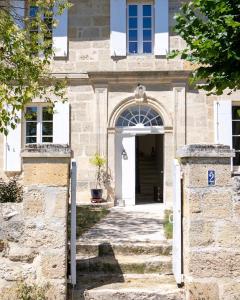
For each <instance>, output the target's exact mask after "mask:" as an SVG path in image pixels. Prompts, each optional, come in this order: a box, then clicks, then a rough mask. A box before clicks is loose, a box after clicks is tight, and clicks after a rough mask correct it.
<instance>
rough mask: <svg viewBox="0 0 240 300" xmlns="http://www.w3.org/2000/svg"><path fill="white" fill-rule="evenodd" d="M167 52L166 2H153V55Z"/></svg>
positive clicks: (164, 0) (166, 0)
mask: <svg viewBox="0 0 240 300" xmlns="http://www.w3.org/2000/svg"><path fill="white" fill-rule="evenodd" d="M168 51H169V25H168V0H156V1H155V44H154V54H155V55H166V54H167V52H168Z"/></svg>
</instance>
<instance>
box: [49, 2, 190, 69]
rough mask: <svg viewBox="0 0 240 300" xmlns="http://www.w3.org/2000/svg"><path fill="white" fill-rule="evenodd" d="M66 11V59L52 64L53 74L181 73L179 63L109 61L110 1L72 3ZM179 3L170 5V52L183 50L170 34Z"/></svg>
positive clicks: (148, 59)
mask: <svg viewBox="0 0 240 300" xmlns="http://www.w3.org/2000/svg"><path fill="white" fill-rule="evenodd" d="M71 2H72V3H73V7H72V8H70V10H69V57H68V58H67V60H66V61H62V60H55V62H54V72H73V73H76V72H77V73H81V72H89V71H136V70H140V71H146V70H152V71H153V70H183V69H187V68H189V65H188V64H184V62H183V61H181V60H178V59H176V60H167V59H165V58H157V59H156V58H155V56H154V55H140V56H139V55H136V56H135V55H132V56H127V57H126V58H124V59H119V60H117V61H116V60H115V61H114V60H113V59H112V58H111V57H110V0H81V1H78V0H72V1H71ZM181 2H183V1H181V0H170V1H169V26H170V49H171V50H173V49H181V48H183V45H184V43H183V41H182V40H181V38H180V37H178V36H176V34H175V33H173V30H172V28H173V25H174V19H173V16H174V14H175V13H176V12H178V11H179V7H180V3H181Z"/></svg>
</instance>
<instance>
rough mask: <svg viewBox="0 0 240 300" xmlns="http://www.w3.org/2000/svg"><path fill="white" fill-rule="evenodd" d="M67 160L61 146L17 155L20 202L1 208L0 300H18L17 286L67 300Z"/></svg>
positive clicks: (52, 297)
mask: <svg viewBox="0 0 240 300" xmlns="http://www.w3.org/2000/svg"><path fill="white" fill-rule="evenodd" d="M49 155H50V157H49ZM70 155H71V154H70V151H69V148H68V147H63V146H55V147H48V152H47V153H46V152H45V149H44V147H43V148H40V147H35V148H27V149H24V151H23V152H22V158H23V182H24V194H23V202H22V203H6V204H0V222H1V228H0V299H1V300H7V299H9V300H12V299H17V296H16V295H15V294H14V290H15V288H16V285H17V282H18V281H20V280H23V281H24V282H26V283H28V284H32V283H36V284H37V285H39V286H44V285H50V290H49V291H48V293H49V294H48V299H59V300H61V299H62V300H64V299H66V296H65V295H66V285H67V277H66V276H67V274H66V270H67V214H68V184H69V158H70ZM42 169H45V171H46V172H45V176H42ZM41 178H42V180H41ZM36 179H37V180H36Z"/></svg>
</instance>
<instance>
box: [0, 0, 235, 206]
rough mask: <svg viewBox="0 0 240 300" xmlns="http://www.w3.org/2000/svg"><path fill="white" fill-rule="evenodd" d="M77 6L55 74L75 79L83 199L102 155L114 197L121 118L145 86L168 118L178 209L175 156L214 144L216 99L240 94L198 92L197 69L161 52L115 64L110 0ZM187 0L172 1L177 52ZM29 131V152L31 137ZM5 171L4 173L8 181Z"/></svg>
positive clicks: (168, 169) (167, 165) (167, 147)
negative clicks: (177, 22) (193, 80)
mask: <svg viewBox="0 0 240 300" xmlns="http://www.w3.org/2000/svg"><path fill="white" fill-rule="evenodd" d="M144 1H145V0H143V2H144ZM71 2H72V3H73V7H72V8H70V9H69V25H68V33H69V35H68V42H69V53H68V57H67V58H66V59H64V60H63V59H55V60H54V61H53V64H52V72H53V73H54V74H55V75H56V76H57V77H59V78H65V77H67V78H68V88H67V97H68V99H69V104H70V106H71V120H70V124H71V126H70V128H71V137H70V146H71V148H72V150H73V156H74V158H75V159H76V161H77V165H78V186H77V190H78V197H77V198H78V201H80V202H83V201H85V202H89V198H90V188H91V187H93V186H94V182H95V171H94V168H93V167H92V166H91V165H90V163H89V158H90V157H91V156H92V155H94V154H95V153H96V152H100V153H101V154H102V155H105V156H106V158H107V168H108V170H109V172H110V173H111V176H112V182H111V187H110V189H109V195H108V196H109V197H108V199H109V200H111V201H113V200H114V192H115V179H116V176H117V172H116V170H115V165H116V159H115V136H116V134H115V133H116V132H115V121H116V119H117V117H118V115H119V114H120V113H121V111H122V109H123V108H124V107H127V106H128V105H129V106H130V105H133V103H134V101H135V96H134V90H135V88H136V86H137V84H138V83H141V84H142V85H144V86H145V87H146V90H147V92H146V93H147V100H146V104H147V105H154V106H155V108H156V110H157V111H158V112H159V114H160V115H161V116H162V117H163V122H164V175H165V176H164V201H165V203H166V204H167V206H171V203H172V200H171V199H172V159H173V158H174V157H175V156H176V155H175V154H176V149H178V148H179V147H181V146H183V145H185V144H191V143H214V121H213V119H214V117H213V102H214V100H217V99H219V100H221V99H225V100H226V99H229V100H232V101H238V100H239V99H240V95H239V92H235V93H233V94H232V95H231V96H229V95H224V96H222V97H221V98H220V97H216V96H206V94H205V93H204V92H201V91H197V90H193V89H192V88H191V87H190V86H189V84H188V77H189V74H190V71H191V70H192V66H191V65H189V64H187V63H186V62H184V61H182V60H180V59H174V60H168V59H166V57H155V56H154V55H127V56H126V57H123V58H121V59H113V58H112V57H111V55H110V0H83V1H77V0H72V1H71ZM182 2H183V1H180V0H169V33H170V40H169V45H170V50H173V49H182V48H183V47H184V42H183V41H182V40H181V38H180V37H179V36H176V34H175V33H174V32H173V26H174V19H173V16H174V14H175V13H176V12H178V11H179V7H180V4H181V3H182ZM34 101H35V102H38V101H39V100H38V99H35V100H34ZM22 134H23V139H22V147H24V132H23V133H22ZM0 143H2V140H0ZM0 148H1V149H2V147H0ZM3 161H4V152H3V151H2V150H0V167H1V166H3V164H4V163H3ZM2 170H3V169H2V168H1V176H4V175H5V173H4V172H3V171H2Z"/></svg>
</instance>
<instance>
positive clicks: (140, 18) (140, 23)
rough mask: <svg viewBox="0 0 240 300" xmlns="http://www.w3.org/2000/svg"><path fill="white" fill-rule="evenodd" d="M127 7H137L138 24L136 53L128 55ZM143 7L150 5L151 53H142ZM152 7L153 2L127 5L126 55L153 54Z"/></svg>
mask: <svg viewBox="0 0 240 300" xmlns="http://www.w3.org/2000/svg"><path fill="white" fill-rule="evenodd" d="M129 5H137V6H138V14H137V22H138V27H137V43H138V51H137V53H130V52H129V9H128V7H129ZM143 5H151V11H152V15H151V19H152V28H151V30H152V39H151V42H152V52H151V53H143ZM154 19H155V18H154V5H153V2H144V3H141V4H139V2H130V3H128V5H127V54H128V55H133V56H134V55H139V54H142V55H151V54H153V52H154V36H155V32H154Z"/></svg>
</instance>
